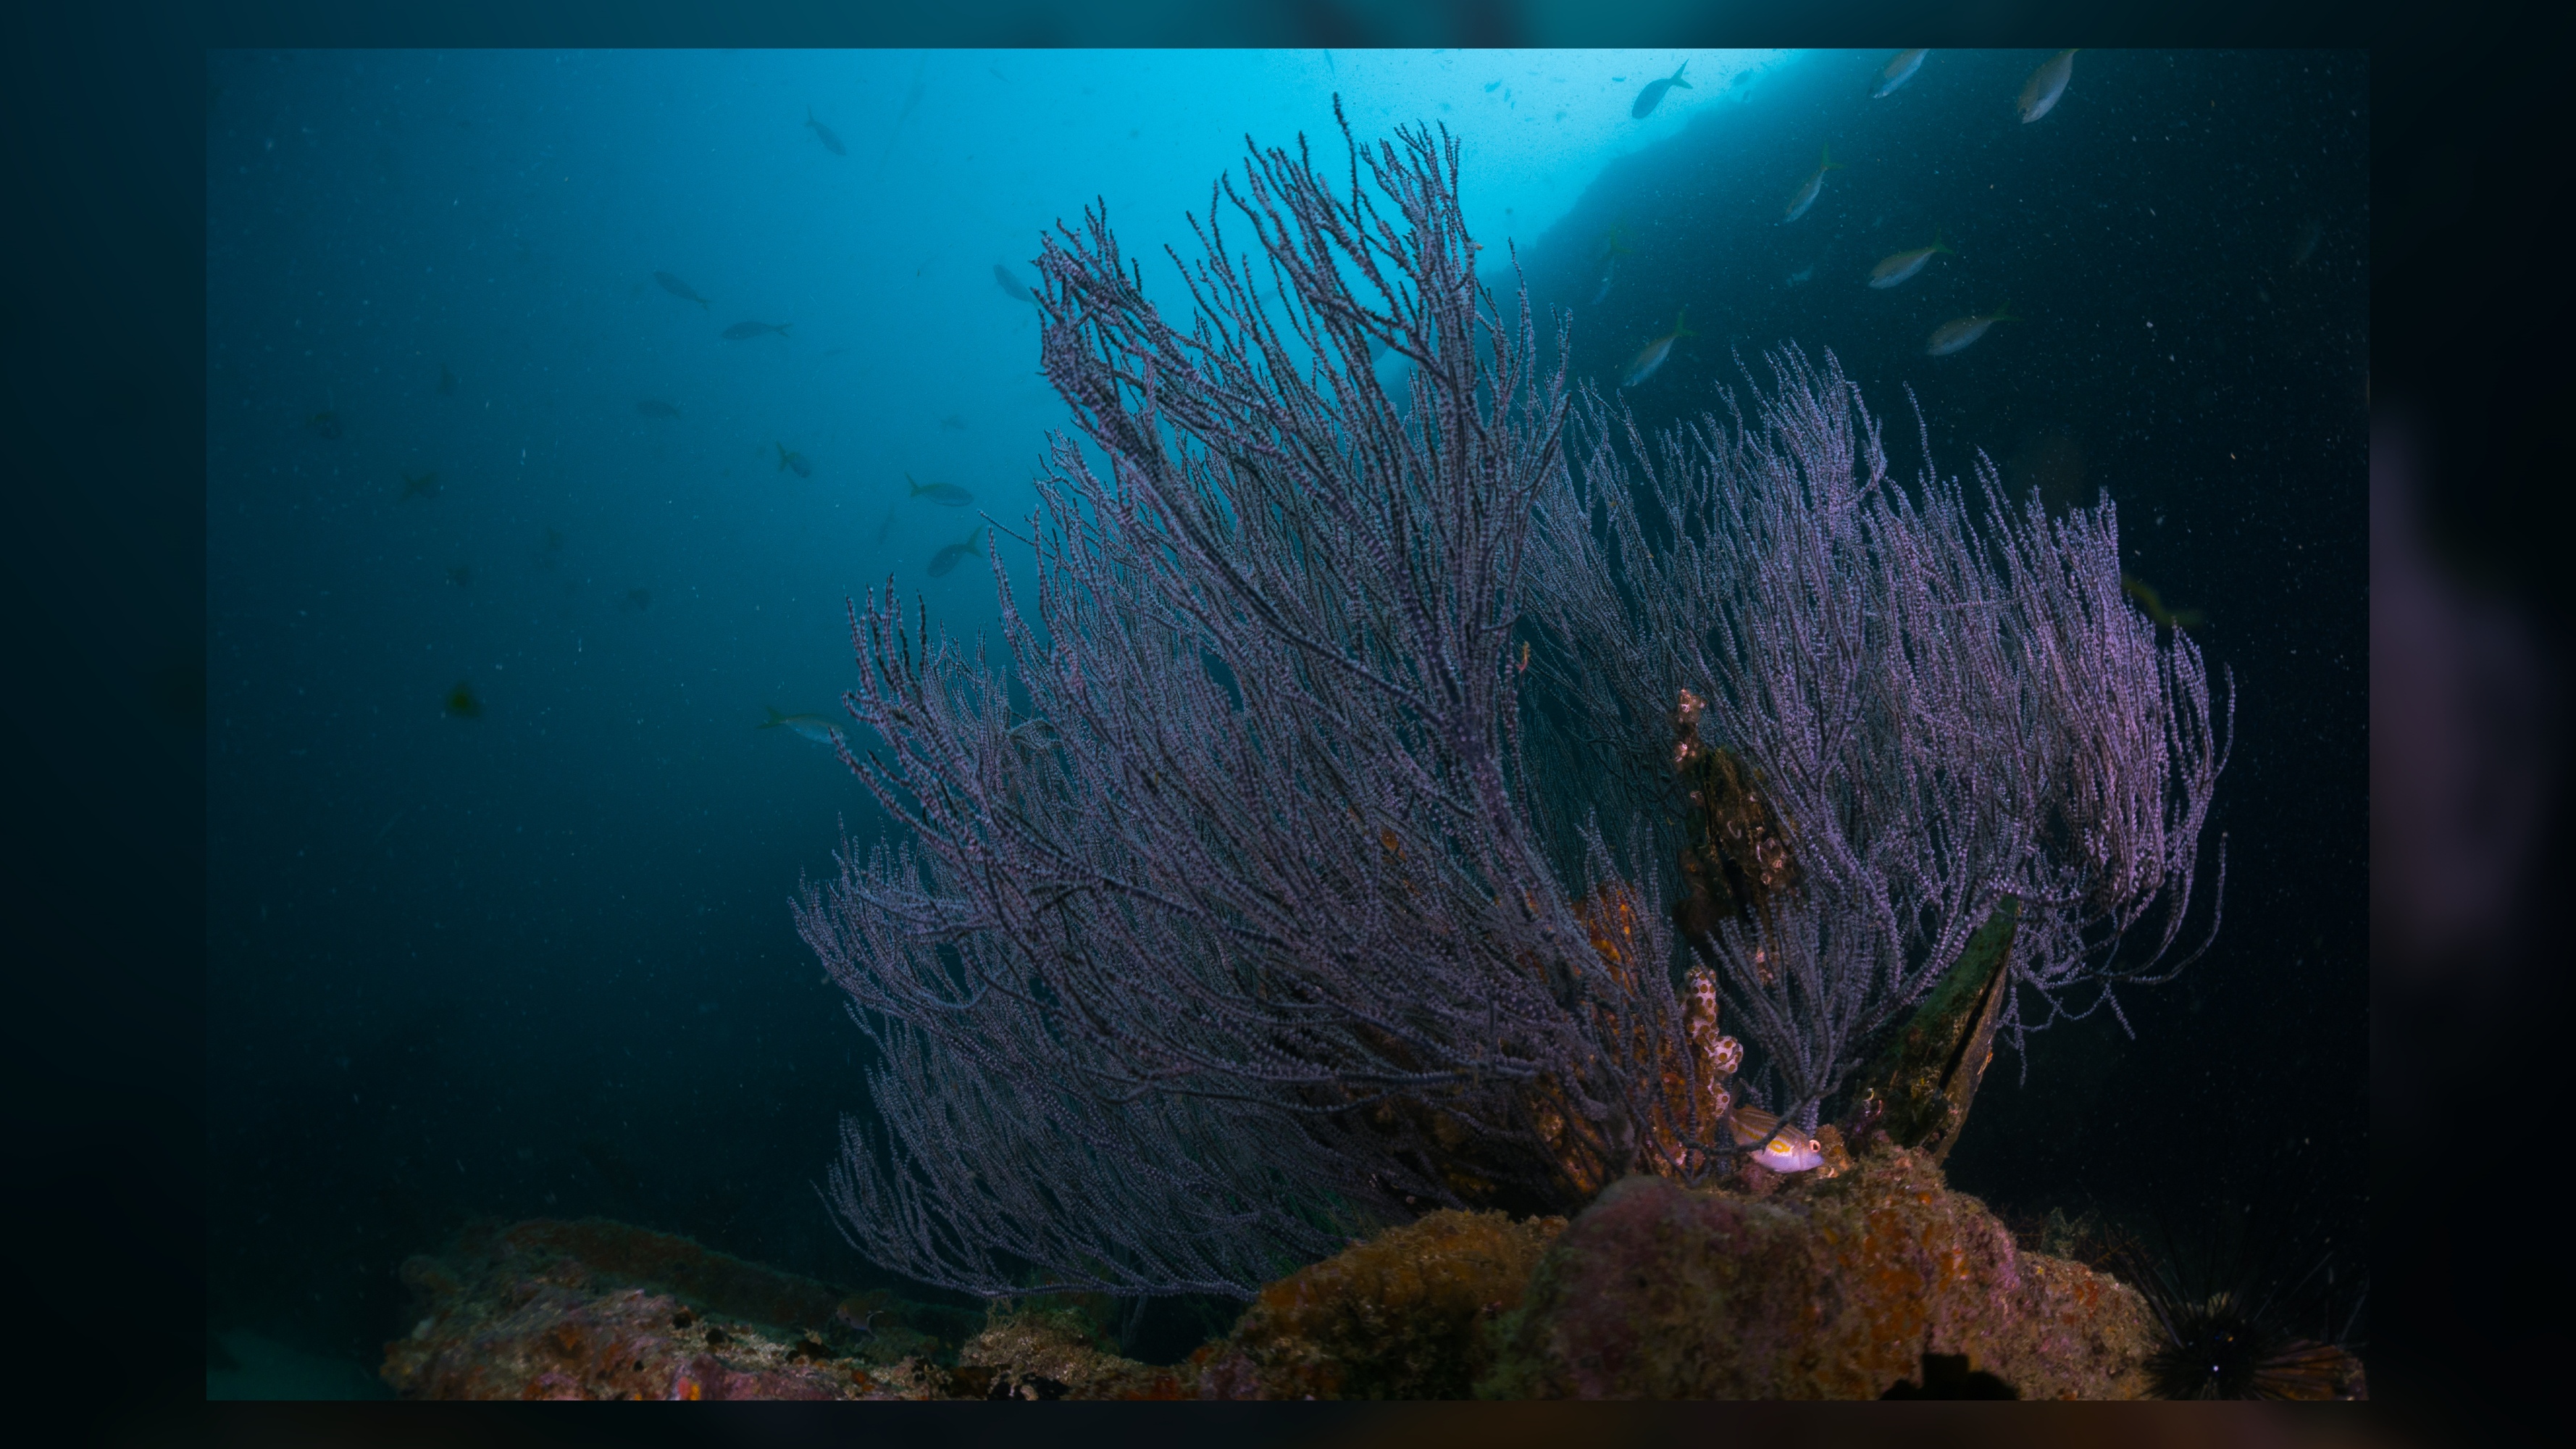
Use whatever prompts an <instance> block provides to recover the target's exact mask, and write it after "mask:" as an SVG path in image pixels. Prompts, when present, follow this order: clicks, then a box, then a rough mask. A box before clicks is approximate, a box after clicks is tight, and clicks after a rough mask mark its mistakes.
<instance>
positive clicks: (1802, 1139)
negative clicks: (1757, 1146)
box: [1727, 1107, 1825, 1172]
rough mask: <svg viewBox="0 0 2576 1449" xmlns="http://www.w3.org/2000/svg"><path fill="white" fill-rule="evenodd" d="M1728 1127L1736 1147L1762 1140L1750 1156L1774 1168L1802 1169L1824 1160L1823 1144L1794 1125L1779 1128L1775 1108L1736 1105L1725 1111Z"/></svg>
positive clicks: (1797, 1170) (1792, 1170) (1779, 1169)
mask: <svg viewBox="0 0 2576 1449" xmlns="http://www.w3.org/2000/svg"><path fill="white" fill-rule="evenodd" d="M1727 1128H1728V1130H1729V1131H1731V1132H1733V1133H1734V1134H1735V1145H1736V1146H1738V1147H1750V1146H1752V1145H1753V1144H1754V1143H1756V1142H1760V1143H1762V1150H1761V1151H1759V1152H1756V1153H1754V1154H1753V1160H1754V1161H1755V1162H1758V1163H1760V1164H1762V1165H1763V1166H1764V1167H1767V1168H1769V1169H1771V1170H1772V1171H1773V1172H1804V1171H1806V1170H1807V1169H1808V1168H1810V1167H1820V1166H1822V1165H1823V1164H1824V1161H1825V1144H1824V1143H1822V1142H1820V1141H1818V1140H1816V1139H1815V1138H1813V1137H1810V1136H1808V1135H1807V1134H1806V1133H1804V1132H1800V1131H1798V1130H1797V1129H1796V1128H1790V1129H1789V1130H1787V1131H1782V1130H1781V1128H1780V1117H1779V1114H1778V1113H1776V1112H1765V1111H1763V1110H1762V1109H1761V1108H1759V1107H1738V1108H1736V1109H1735V1110H1734V1111H1733V1112H1730V1113H1728V1114H1727ZM1766 1138H1768V1139H1769V1140H1768V1141H1765V1140H1764V1139H1766Z"/></svg>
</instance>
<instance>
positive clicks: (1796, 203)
mask: <svg viewBox="0 0 2576 1449" xmlns="http://www.w3.org/2000/svg"><path fill="white" fill-rule="evenodd" d="M1842 169H1843V163H1841V162H1840V161H1837V160H1835V159H1834V148H1833V147H1831V146H1827V147H1825V148H1824V158H1823V159H1822V160H1820V161H1818V162H1817V163H1816V174H1815V175H1813V176H1810V177H1808V178H1807V184H1806V185H1804V186H1801V187H1799V188H1798V194H1797V195H1795V196H1792V197H1790V198H1789V210H1788V214H1787V215H1785V216H1783V217H1781V218H1780V224H1781V225H1782V226H1787V225H1788V224H1789V223H1791V222H1793V221H1796V220H1797V219H1798V218H1799V217H1802V216H1805V215H1806V214H1807V208H1808V207H1811V206H1813V205H1815V204H1816V198H1817V197H1819V196H1821V195H1823V194H1824V191H1825V173H1826V172H1828V171H1840V170H1842Z"/></svg>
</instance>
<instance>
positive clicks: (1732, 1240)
mask: <svg viewBox="0 0 2576 1449" xmlns="http://www.w3.org/2000/svg"><path fill="white" fill-rule="evenodd" d="M2153 1332H2154V1327H2153V1322H2152V1320H2151V1318H2150V1317H2149V1314H2148V1310H2147V1306H2146V1303H2145V1300H2144V1299H2142V1298H2141V1297H2140V1296H2139V1295H2138V1294H2137V1292H2136V1291H2135V1290H2133V1289H2131V1288H2129V1287H2128V1286H2127V1285H2125V1284H2122V1283H2120V1282H2119V1281H2118V1280H2116V1279H2114V1278H2112V1277H2110V1276H2109V1275H2107V1274H2104V1273H2100V1272H2096V1271H2095V1270H2093V1269H2091V1268H2087V1267H2085V1266H2083V1265H2082V1264H2079V1263H2072V1262H2068V1261H2066V1260H2064V1259H2060V1258H2051V1257H2047V1256H2044V1255H2041V1254H2037V1253H2025V1252H2023V1251H2021V1250H2020V1249H2019V1248H2018V1247H2017V1246H2016V1245H2015V1243H2014V1241H2013V1235H2012V1233H2011V1232H2010V1231H2009V1230H2008V1229H2007V1228H2006V1227H2005V1226H2004V1225H2003V1223H2001V1222H2000V1221H1998V1220H1997V1219H1996V1217H1995V1216H1994V1214H1993V1213H1992V1212H1990V1211H1988V1209H1987V1208H1986V1206H1985V1204H1983V1203H1981V1202H1979V1201H1978V1200H1977V1199H1975V1198H1973V1197H1970V1196H1968V1195H1966V1194H1964V1193H1958V1192H1953V1191H1951V1190H1950V1189H1949V1187H1948V1185H1947V1184H1946V1183H1944V1182H1943V1180H1942V1177H1941V1173H1940V1170H1939V1168H1937V1167H1936V1166H1934V1165H1933V1164H1932V1162H1931V1161H1930V1160H1929V1159H1928V1157H1926V1156H1925V1155H1924V1154H1921V1153H1916V1152H1909V1151H1906V1150H1903V1149H1897V1148H1892V1147H1888V1146H1885V1145H1883V1144H1882V1145H1880V1146H1879V1147H1877V1148H1876V1149H1875V1150H1873V1151H1871V1152H1870V1153H1868V1154H1866V1155H1865V1156H1863V1157H1862V1158H1861V1160H1860V1161H1859V1162H1858V1163H1856V1164H1855V1166H1854V1167H1853V1169H1852V1170H1850V1171H1848V1172H1844V1173H1840V1174H1838V1175H1836V1176H1834V1177H1831V1178H1825V1177H1823V1176H1822V1175H1821V1174H1812V1173H1810V1174H1799V1175H1798V1176H1797V1177H1795V1178H1791V1179H1789V1180H1787V1181H1785V1182H1783V1183H1781V1184H1780V1185H1779V1186H1778V1188H1777V1190H1774V1191H1769V1192H1765V1193H1761V1194H1758V1195H1757V1194H1753V1193H1746V1192H1742V1191H1737V1190H1732V1189H1728V1188H1715V1189H1710V1188H1690V1187H1684V1186H1682V1185H1680V1184H1678V1183H1675V1182H1671V1181H1668V1180H1665V1179H1662V1178H1653V1177H1632V1178H1628V1179H1625V1180H1623V1181H1621V1182H1618V1183H1615V1184H1613V1185H1612V1186H1611V1187H1610V1188H1609V1189H1608V1190H1607V1191H1605V1192H1604V1193H1603V1194H1602V1195H1601V1196H1600V1198H1598V1199H1597V1200H1596V1201H1595V1202H1594V1203H1593V1204H1592V1206H1591V1207H1589V1208H1587V1209H1586V1210H1585V1211H1584V1212H1583V1213H1582V1214H1581V1215H1580V1216H1578V1217H1577V1218H1575V1219H1574V1221H1573V1222H1572V1224H1570V1225H1569V1226H1568V1227H1567V1228H1566V1230H1565V1232H1564V1233H1562V1234H1561V1235H1559V1236H1557V1238H1556V1239H1555V1241H1554V1242H1553V1243H1552V1244H1551V1245H1550V1246H1549V1248H1548V1249H1547V1251H1546V1253H1545V1255H1544V1256H1543V1257H1542V1258H1541V1259H1540V1261H1539V1262H1538V1264H1537V1267H1536V1270H1535V1272H1534V1273H1533V1274H1532V1276H1531V1279H1530V1282H1529V1286H1528V1291H1527V1293H1526V1295H1525V1297H1524V1299H1523V1303H1522V1306H1521V1308H1520V1310H1519V1312H1517V1313H1516V1314H1513V1315H1511V1316H1510V1317H1509V1318H1508V1319H1507V1320H1506V1321H1504V1322H1502V1323H1499V1324H1497V1325H1496V1334H1495V1336H1496V1339H1497V1347H1496V1350H1495V1357H1494V1367H1493V1369H1492V1371H1491V1372H1490V1373H1488V1374H1486V1375H1485V1376H1484V1377H1483V1379H1482V1380H1481V1382H1480V1383H1479V1384H1478V1386H1477V1388H1478V1392H1479V1393H1480V1394H1482V1395H1484V1396H1487V1397H1498V1398H1656V1399H1666V1398H1670V1399H1685V1398H1724V1399H1874V1398H1879V1397H1881V1396H1883V1395H1886V1394H1888V1393H1889V1391H1890V1390H1897V1391H1898V1392H1899V1393H1900V1394H1906V1393H1915V1394H1920V1393H1922V1392H1924V1391H1925V1390H1927V1389H1932V1388H1934V1387H1935V1385H1936V1380H1937V1379H1946V1380H1949V1381H1952V1382H1957V1381H1960V1380H1961V1379H1962V1376H1963V1374H1964V1375H1973V1376H1976V1378H1975V1382H1977V1383H1978V1384H1980V1385H1984V1386H1986V1387H1987V1388H1989V1389H1990V1390H1992V1391H1994V1392H1996V1393H1998V1394H2000V1392H2001V1391H2002V1390H2004V1389H2005V1388H2007V1387H2008V1388H2009V1390H2010V1392H2011V1393H2012V1394H2013V1395H2016V1396H2018V1397H2021V1398H2026V1399H2042V1398H2050V1399H2054V1398H2084V1399H2094V1398H2136V1397H2138V1396H2139V1395H2140V1393H2141V1392H2142V1391H2143V1389H2144V1388H2145V1380H2144V1377H2143V1375H2142V1374H2141V1372H2140V1365H2141V1363H2142V1362H2143V1360H2144V1359H2145V1357H2146V1355H2147V1353H2148V1351H2149V1349H2150V1348H2151V1347H2152V1344H2153ZM1961 1359H1964V1360H1965V1362H1964V1364H1961V1363H1959V1362H1958V1360H1961ZM1997 1379H1999V1380H2001V1381H2002V1382H2001V1384H2000V1385H1997V1384H1995V1383H1994V1382H1993V1381H1994V1380H1997ZM1900 1385H1906V1386H1908V1387H1907V1388H1900V1387H1899V1386H1900Z"/></svg>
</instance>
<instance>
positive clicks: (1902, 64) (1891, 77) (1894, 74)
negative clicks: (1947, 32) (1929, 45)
mask: <svg viewBox="0 0 2576 1449" xmlns="http://www.w3.org/2000/svg"><path fill="white" fill-rule="evenodd" d="M1931 53H1932V52H1930V51H1928V50H1900V51H1898V52H1897V53H1896V59H1894V60H1891V61H1889V62H1888V63H1887V69H1885V70H1883V71H1880V72H1879V73H1878V87H1877V89H1875V90H1873V91H1871V92H1870V93H1869V98H1870V99H1871V100H1873V101H1874V100H1877V99H1878V98H1879V97H1881V96H1884V95H1886V94H1888V93H1889V92H1891V91H1893V90H1895V89H1896V88H1897V87H1898V86H1901V85H1903V84H1905V83H1906V82H1907V81H1910V80H1912V79H1914V73H1915V72H1916V71H1918V70H1921V69H1922V68H1923V57H1925V56H1927V55H1930V54H1931Z"/></svg>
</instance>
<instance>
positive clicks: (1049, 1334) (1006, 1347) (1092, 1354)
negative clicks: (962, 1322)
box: [941, 1304, 1192, 1399]
mask: <svg viewBox="0 0 2576 1449" xmlns="http://www.w3.org/2000/svg"><path fill="white" fill-rule="evenodd" d="M957 1362H958V1369H959V1373H958V1378H957V1380H956V1381H955V1383H954V1385H953V1386H952V1389H953V1390H954V1389H971V1388H972V1387H973V1386H974V1384H975V1383H976V1377H975V1376H976V1375H977V1374H978V1373H981V1374H983V1375H985V1376H986V1377H984V1378H983V1380H982V1382H983V1383H984V1384H985V1385H986V1386H987V1387H985V1389H984V1391H983V1392H982V1393H980V1394H970V1393H965V1392H955V1391H952V1392H950V1393H948V1394H944V1395H941V1397H981V1398H1029V1399H1183V1398H1189V1397H1191V1396H1192V1394H1191V1391H1190V1388H1189V1384H1188V1382H1187V1378H1186V1371H1185V1370H1177V1371H1176V1370H1174V1369H1169V1368H1158V1367H1155V1366H1153V1365H1150V1364H1144V1363H1139V1362H1137V1361H1136V1360H1134V1359H1129V1358H1121V1357H1119V1356H1118V1355H1116V1354H1114V1353H1111V1352H1109V1351H1108V1350H1107V1349H1105V1348H1103V1347H1102V1346H1101V1344H1100V1342H1099V1337H1098V1334H1097V1331H1096V1329H1095V1327H1094V1325H1093V1324H1092V1322H1091V1321H1090V1320H1089V1319H1088V1318H1086V1317H1085V1316H1084V1315H1083V1314H1082V1312H1081V1311H1079V1310H1078V1309H1075V1308H1071V1307H1067V1306H1063V1305H1052V1306H1051V1305H1045V1304H1040V1305H1038V1306H1033V1307H1026V1308H1013V1309H1003V1308H997V1309H996V1310H995V1311H994V1312H993V1314H992V1316H991V1318H990V1319H989V1320H988V1321H987V1322H986V1324H985V1327H984V1331H983V1332H981V1333H979V1334H977V1335H975V1336H974V1337H973V1338H971V1339H969V1340H967V1342H966V1346H965V1347H964V1348H962V1349H960V1350H958V1353H957Z"/></svg>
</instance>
